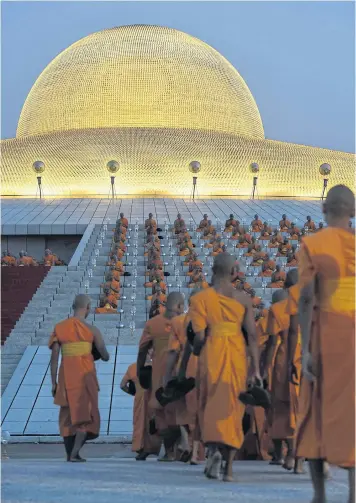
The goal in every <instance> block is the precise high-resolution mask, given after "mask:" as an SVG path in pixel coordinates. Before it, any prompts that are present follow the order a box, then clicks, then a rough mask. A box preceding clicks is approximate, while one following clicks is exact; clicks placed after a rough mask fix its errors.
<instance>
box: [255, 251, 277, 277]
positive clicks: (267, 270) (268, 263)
mask: <svg viewBox="0 0 356 503" xmlns="http://www.w3.org/2000/svg"><path fill="white" fill-rule="evenodd" d="M275 269H276V263H275V261H274V260H271V259H270V257H269V255H268V254H266V255H265V259H264V261H263V264H262V272H260V274H259V276H262V277H263V278H270V277H271V276H272V274H273V272H274V271H275Z"/></svg>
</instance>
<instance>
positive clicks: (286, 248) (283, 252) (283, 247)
mask: <svg viewBox="0 0 356 503" xmlns="http://www.w3.org/2000/svg"><path fill="white" fill-rule="evenodd" d="M291 249H292V247H291V245H290V244H289V241H288V239H287V238H286V239H284V240H283V243H281V244H280V245H279V246H278V252H277V257H286V256H287V255H288V253H289V252H290V250H291Z"/></svg>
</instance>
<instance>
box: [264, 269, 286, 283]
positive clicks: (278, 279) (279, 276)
mask: <svg viewBox="0 0 356 503" xmlns="http://www.w3.org/2000/svg"><path fill="white" fill-rule="evenodd" d="M285 280H286V273H285V272H284V271H282V270H281V266H280V265H277V266H276V270H275V271H274V273H273V274H272V276H271V283H269V284H268V285H267V287H268V288H283V287H284V282H285Z"/></svg>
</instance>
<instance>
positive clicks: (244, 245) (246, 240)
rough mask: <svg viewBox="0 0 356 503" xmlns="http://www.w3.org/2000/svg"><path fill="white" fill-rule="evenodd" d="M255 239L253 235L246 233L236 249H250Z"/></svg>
mask: <svg viewBox="0 0 356 503" xmlns="http://www.w3.org/2000/svg"><path fill="white" fill-rule="evenodd" d="M253 239H255V238H253V237H251V234H248V233H247V232H245V234H243V235H242V236H240V237H239V242H238V243H237V245H236V248H248V247H249V245H251V244H252V243H253V241H252V240H253Z"/></svg>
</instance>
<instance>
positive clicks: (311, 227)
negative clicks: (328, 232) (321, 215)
mask: <svg viewBox="0 0 356 503" xmlns="http://www.w3.org/2000/svg"><path fill="white" fill-rule="evenodd" d="M304 229H305V230H307V231H308V232H315V231H316V225H315V223H314V222H313V220H312V219H311V216H309V215H308V216H307V221H306V222H305V224H304Z"/></svg>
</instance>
